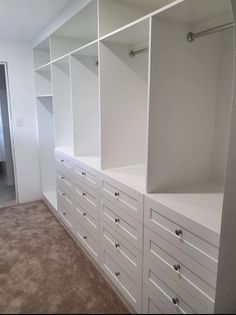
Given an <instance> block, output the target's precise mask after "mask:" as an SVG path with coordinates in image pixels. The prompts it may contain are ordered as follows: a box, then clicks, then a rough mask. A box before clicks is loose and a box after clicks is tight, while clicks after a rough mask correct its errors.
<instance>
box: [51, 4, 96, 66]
mask: <svg viewBox="0 0 236 315" xmlns="http://www.w3.org/2000/svg"><path fill="white" fill-rule="evenodd" d="M97 15H98V13H97V1H91V2H90V3H89V4H88V5H87V6H85V7H84V8H83V9H82V10H80V11H79V12H78V13H77V14H75V15H74V16H73V17H72V18H71V19H70V20H69V21H67V22H66V23H65V24H64V25H62V26H61V27H60V28H59V29H58V30H56V31H55V32H54V33H53V34H52V35H51V37H50V40H51V56H52V60H55V59H57V58H60V57H63V56H65V55H67V54H68V53H70V52H72V51H73V50H76V49H78V48H80V47H82V46H85V45H86V44H88V43H90V42H92V41H94V40H96V39H97V38H98V22H97V21H98V16H97Z"/></svg>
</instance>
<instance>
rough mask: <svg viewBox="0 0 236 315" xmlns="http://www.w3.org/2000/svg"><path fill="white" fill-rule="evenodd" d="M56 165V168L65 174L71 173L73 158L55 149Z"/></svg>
mask: <svg viewBox="0 0 236 315" xmlns="http://www.w3.org/2000/svg"><path fill="white" fill-rule="evenodd" d="M55 157H56V166H57V169H58V170H59V171H60V170H61V171H62V172H63V173H65V174H68V175H72V171H73V159H72V157H69V156H67V155H65V154H62V153H59V152H57V151H56V153H55Z"/></svg>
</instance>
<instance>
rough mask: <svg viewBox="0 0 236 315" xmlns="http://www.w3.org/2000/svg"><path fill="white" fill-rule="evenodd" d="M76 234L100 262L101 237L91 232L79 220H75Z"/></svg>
mask: <svg viewBox="0 0 236 315" xmlns="http://www.w3.org/2000/svg"><path fill="white" fill-rule="evenodd" d="M74 230H75V236H76V237H77V239H78V240H79V241H80V243H81V244H82V245H83V246H84V247H85V249H86V250H87V251H88V253H89V254H90V255H91V256H92V257H93V258H94V259H95V260H96V261H97V262H98V260H99V251H100V249H99V239H98V237H97V236H96V235H93V234H92V233H89V232H88V231H87V230H86V229H85V228H84V227H83V226H82V225H81V224H80V223H78V221H76V220H75V228H74Z"/></svg>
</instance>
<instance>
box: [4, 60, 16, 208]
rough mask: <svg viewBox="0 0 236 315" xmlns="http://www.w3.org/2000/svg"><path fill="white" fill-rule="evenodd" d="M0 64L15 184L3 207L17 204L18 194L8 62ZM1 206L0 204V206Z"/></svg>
mask: <svg viewBox="0 0 236 315" xmlns="http://www.w3.org/2000/svg"><path fill="white" fill-rule="evenodd" d="M0 65H3V66H4V70H5V80H6V94H7V108H8V121H9V129H10V139H11V153H12V161H13V172H14V184H15V194H16V198H15V200H14V201H12V202H11V201H10V202H9V203H6V204H4V205H3V207H7V206H12V205H17V204H19V194H18V184H17V183H18V181H17V171H16V158H15V145H14V137H13V130H12V123H13V122H12V108H11V97H10V88H9V75H8V64H7V62H5V61H1V60H0ZM1 207H2V206H1V205H0V208H1Z"/></svg>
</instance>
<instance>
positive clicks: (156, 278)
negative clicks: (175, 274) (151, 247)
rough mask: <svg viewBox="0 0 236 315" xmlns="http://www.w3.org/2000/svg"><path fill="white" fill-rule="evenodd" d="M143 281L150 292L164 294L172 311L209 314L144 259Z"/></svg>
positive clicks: (156, 267) (189, 295) (174, 282)
mask: <svg viewBox="0 0 236 315" xmlns="http://www.w3.org/2000/svg"><path fill="white" fill-rule="evenodd" d="M143 266H144V268H143V279H144V282H145V284H146V285H147V286H149V288H150V289H151V290H153V291H154V292H157V294H158V293H159V291H162V292H164V294H165V295H166V296H167V297H168V299H169V301H170V305H171V304H173V306H174V309H176V308H179V310H180V311H181V312H183V313H187V314H189V313H190V314H192V313H197V314H206V313H207V314H208V313H211V312H209V310H207V309H206V307H205V306H204V305H202V304H201V303H199V301H197V300H196V299H195V298H194V297H193V296H192V295H191V294H190V293H189V292H188V291H187V290H185V289H183V288H182V287H180V286H179V285H178V283H177V282H176V281H174V280H173V279H172V278H170V277H169V276H168V274H166V273H165V272H164V271H163V270H162V269H161V268H160V267H159V266H158V265H157V264H154V263H153V262H152V261H151V260H150V259H148V258H147V257H144V262H143Z"/></svg>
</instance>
